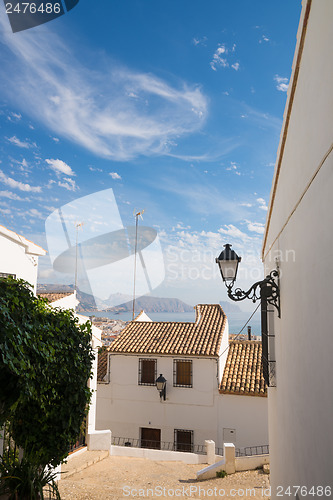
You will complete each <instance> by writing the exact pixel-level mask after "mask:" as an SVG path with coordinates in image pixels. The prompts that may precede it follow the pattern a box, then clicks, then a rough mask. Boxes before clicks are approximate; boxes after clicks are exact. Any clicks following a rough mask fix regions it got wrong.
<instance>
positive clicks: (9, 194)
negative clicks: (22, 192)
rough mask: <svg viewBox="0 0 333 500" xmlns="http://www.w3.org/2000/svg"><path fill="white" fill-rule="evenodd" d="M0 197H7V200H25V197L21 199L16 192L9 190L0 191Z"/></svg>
mask: <svg viewBox="0 0 333 500" xmlns="http://www.w3.org/2000/svg"><path fill="white" fill-rule="evenodd" d="M0 175H1V174H0ZM0 198H8V199H9V200H15V201H27V198H25V199H23V198H21V197H20V196H18V195H17V194H16V193H12V192H11V191H0Z"/></svg>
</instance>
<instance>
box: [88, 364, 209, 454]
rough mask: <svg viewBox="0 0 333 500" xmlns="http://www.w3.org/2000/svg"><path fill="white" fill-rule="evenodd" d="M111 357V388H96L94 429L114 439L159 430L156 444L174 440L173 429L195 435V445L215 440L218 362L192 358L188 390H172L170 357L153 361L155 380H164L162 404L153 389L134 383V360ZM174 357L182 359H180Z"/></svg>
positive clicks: (154, 387) (136, 369) (106, 386)
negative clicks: (106, 431)
mask: <svg viewBox="0 0 333 500" xmlns="http://www.w3.org/2000/svg"><path fill="white" fill-rule="evenodd" d="M146 357H147V356H129V355H112V356H111V362H110V384H99V385H98V398H97V428H98V429H100V428H109V429H111V431H112V435H113V436H117V437H132V438H139V437H140V428H141V427H151V428H158V429H162V432H161V440H162V441H167V442H173V440H174V429H185V430H193V431H194V442H195V444H204V441H205V439H213V440H216V439H217V433H216V428H217V413H216V411H214V392H215V391H217V383H218V382H217V360H215V359H202V358H201V359H200V358H191V359H193V361H192V370H193V387H192V388H185V387H173V358H172V357H167V356H165V357H158V358H157V357H154V356H150V357H152V358H153V359H158V361H157V376H158V375H159V374H160V373H162V374H163V376H164V377H165V378H166V379H167V386H166V401H160V396H159V392H158V391H157V389H156V386H143V385H138V368H139V358H146ZM178 359H184V358H181V357H179V358H178Z"/></svg>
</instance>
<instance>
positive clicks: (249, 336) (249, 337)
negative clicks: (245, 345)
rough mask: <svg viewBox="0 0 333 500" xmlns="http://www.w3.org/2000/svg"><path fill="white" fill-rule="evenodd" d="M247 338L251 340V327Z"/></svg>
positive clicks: (248, 328) (248, 329)
mask: <svg viewBox="0 0 333 500" xmlns="http://www.w3.org/2000/svg"><path fill="white" fill-rule="evenodd" d="M247 338H248V339H249V340H251V327H250V326H248V327H247Z"/></svg>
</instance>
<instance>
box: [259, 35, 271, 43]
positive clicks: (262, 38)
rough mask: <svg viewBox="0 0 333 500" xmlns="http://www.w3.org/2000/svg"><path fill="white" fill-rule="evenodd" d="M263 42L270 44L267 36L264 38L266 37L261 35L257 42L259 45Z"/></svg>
mask: <svg viewBox="0 0 333 500" xmlns="http://www.w3.org/2000/svg"><path fill="white" fill-rule="evenodd" d="M263 42H265V43H268V42H270V38H268V36H266V35H262V36H261V38H260V40H259V43H263Z"/></svg>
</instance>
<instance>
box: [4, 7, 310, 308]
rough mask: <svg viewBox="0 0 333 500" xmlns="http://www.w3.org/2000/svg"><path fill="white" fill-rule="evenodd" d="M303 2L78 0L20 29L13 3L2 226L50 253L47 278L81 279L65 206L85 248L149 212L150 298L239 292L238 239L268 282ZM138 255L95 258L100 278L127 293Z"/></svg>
mask: <svg viewBox="0 0 333 500" xmlns="http://www.w3.org/2000/svg"><path fill="white" fill-rule="evenodd" d="M300 12H301V0H252V1H249V0H210V1H209V2H204V1H203V0H181V1H179V0H165V1H164V2H162V1H156V0H127V1H124V0H112V1H103V0H95V1H94V2H89V1H88V0H80V2H79V3H78V4H77V6H76V7H75V8H73V9H72V10H71V11H70V12H68V13H66V14H65V15H63V16H62V17H59V18H58V19H55V20H53V21H51V22H48V23H46V24H43V25H41V26H37V27H35V28H31V29H29V30H26V31H22V32H18V33H12V31H11V28H10V24H9V21H8V18H7V15H6V13H5V9H4V5H3V4H2V3H1V4H0V31H1V32H0V72H1V78H0V224H2V225H4V226H5V227H7V228H9V229H12V230H14V231H16V232H18V233H19V234H22V235H23V236H25V237H26V238H28V239H31V240H32V241H34V242H35V243H37V244H39V245H41V246H42V247H43V248H45V249H46V250H47V251H48V253H47V255H46V256H45V257H41V258H40V259H39V278H38V281H39V283H57V284H68V283H73V282H74V269H73V272H70V270H68V269H67V271H66V272H65V271H64V270H62V271H63V272H60V271H61V270H60V271H59V267H58V268H57V269H55V268H54V261H55V259H56V257H57V255H60V254H61V251H62V250H61V249H59V248H60V247H59V248H58V245H57V242H55V241H58V242H59V241H60V240H61V238H63V234H60V233H61V232H62V229H61V227H62V226H61V225H59V221H58V222H57V221H56V217H57V216H59V213H60V212H59V209H61V210H62V213H68V214H69V215H68V219H66V225H67V229H68V231H69V233H70V238H71V244H72V245H73V240H74V239H75V237H76V235H77V236H78V238H79V242H81V243H84V242H87V241H91V238H93V236H94V235H96V236H101V237H102V236H103V234H109V235H110V234H111V233H113V232H114V231H116V230H119V231H120V230H121V228H122V227H126V228H128V227H132V228H133V227H134V225H135V217H134V214H135V213H136V212H138V211H142V210H144V213H143V215H142V219H141V218H139V222H138V223H139V227H140V226H144V227H147V228H153V229H154V231H153V232H150V233H149V234H150V236H151V235H152V234H153V235H154V236H153V237H155V236H156V237H155V240H154V241H153V242H152V243H151V241H150V240H149V241H148V240H147V242H146V245H147V248H146V250H145V252H146V253H145V262H146V264H147V269H148V274H149V277H150V278H149V279H150V284H149V287H148V288H147V287H146V288H145V287H142V289H141V288H140V283H141V281H140V280H141V278H140V279H139V283H138V290H137V291H136V292H137V293H138V294H142V293H147V292H149V293H150V294H151V295H153V296H158V297H175V298H179V299H181V300H184V301H185V302H186V303H188V304H191V305H194V304H197V303H212V302H214V303H216V302H218V301H220V300H226V290H225V287H224V285H223V284H222V280H221V277H220V275H219V271H218V268H217V265H216V263H215V257H217V256H218V255H219V253H220V252H221V250H222V249H223V245H224V244H225V243H231V244H232V245H233V249H234V250H235V251H236V252H237V253H238V254H239V255H241V256H242V263H241V265H240V268H239V278H238V280H237V284H238V285H239V286H241V287H242V288H246V287H249V286H250V285H251V284H252V283H253V282H254V281H256V280H258V279H261V278H262V277H263V270H262V265H261V261H260V248H261V242H262V236H263V232H264V226H265V220H266V215H267V204H268V201H269V193H270V188H271V182H272V177H273V172H274V164H275V160H276V154H277V148H278V143H279V136H280V131H281V127H282V120H283V112H284V107H285V103H286V97H287V90H288V84H289V79H290V75H291V67H292V61H293V55H294V50H295V46H296V33H297V28H298V22H299V17H300ZM101 200H104V201H105V203H106V204H104V201H103V202H102V201H101ZM107 203H109V205H107ZM61 207H63V208H61ZM80 207H81V208H80ZM70 210H72V212H70ZM80 210H81V212H80ZM78 223H82V225H81V226H80V228H76V225H77V224H78ZM59 228H60V229H59ZM119 234H120V233H119ZM150 236H149V237H150ZM153 237H152V238H153ZM148 239H149V238H148ZM60 246H61V245H60ZM102 246H103V245H102ZM94 248H96V247H94ZM107 248H108V246H107V245H104V250H103V249H102V250H101V252H102V253H103V252H104V253H105V251H106V249H107ZM57 252H58V253H57ZM101 259H102V260H103V258H101ZM111 260H112V259H111ZM113 260H115V259H113ZM140 262H141V261H140V259H139V264H138V273H139V274H140V272H143V270H142V269H141V268H140V265H141V264H140ZM141 263H142V262H141ZM133 265H134V261H133V251H132V255H131V256H130V257H128V258H127V259H126V258H123V259H120V258H119V259H118V261H117V262H116V263H114V264H113V271H112V270H111V268H110V269H109V271H110V273H111V274H107V273H105V269H106V268H105V269H103V266H102V265H100V266H95V268H94V269H93V270H92V271H91V270H90V272H89V276H90V277H91V279H93V280H95V285H96V287H95V285H93V284H92V283H90V285H91V288H96V293H97V294H100V295H99V296H100V298H106V297H107V296H108V295H112V294H116V293H122V294H124V295H130V294H131V291H132V288H133ZM112 273H115V274H112ZM142 276H143V275H142ZM86 277H87V276H86ZM142 279H143V278H142ZM147 279H148V278H147ZM97 281H98V283H97ZM102 282H104V289H103V291H101V290H99V285H100V284H101V283H102ZM111 282H112V285H111ZM107 283H110V286H109V288H108V285H107ZM101 295H103V297H101ZM241 307H242V308H243V309H244V310H249V311H250V310H251V308H252V309H253V305H252V304H251V303H249V304H245V303H244V304H242V305H241Z"/></svg>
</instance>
